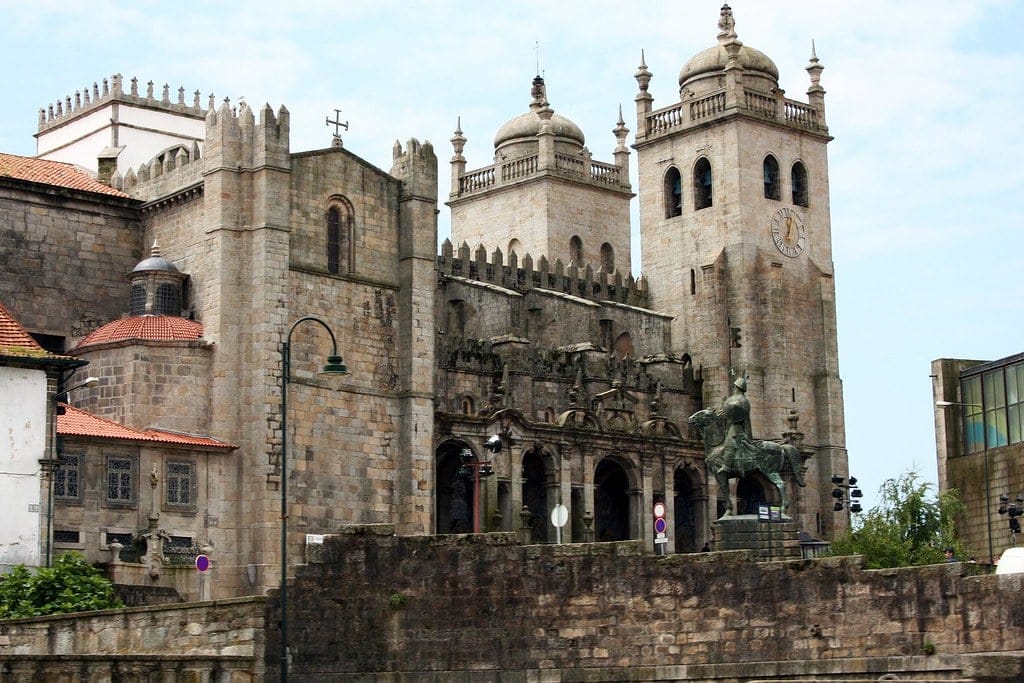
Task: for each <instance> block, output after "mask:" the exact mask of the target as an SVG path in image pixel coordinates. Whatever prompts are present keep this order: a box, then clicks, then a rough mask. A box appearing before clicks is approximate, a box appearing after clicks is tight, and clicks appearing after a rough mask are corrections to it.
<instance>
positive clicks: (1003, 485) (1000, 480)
mask: <svg viewBox="0 0 1024 683" xmlns="http://www.w3.org/2000/svg"><path fill="white" fill-rule="evenodd" d="M932 387H933V395H934V398H935V449H936V457H937V460H938V470H939V490H940V491H946V490H949V489H956V490H957V491H958V492H959V494H960V499H961V501H962V502H963V503H964V507H965V510H964V514H963V516H962V518H961V519H960V520H958V525H957V527H958V531H959V534H960V539H961V540H962V541H963V544H964V547H965V548H966V549H967V552H968V556H969V557H974V558H976V559H977V560H978V561H979V562H995V561H996V560H998V559H999V556H1000V554H1001V553H1002V552H1003V551H1004V550H1005V549H1007V548H1009V547H1012V546H1015V545H1017V541H1018V537H1019V533H1017V532H1014V531H1012V530H1011V526H1013V525H1012V524H1011V520H1013V521H1018V525H1016V527H1017V528H1018V529H1019V520H1017V519H1016V517H1014V516H1012V515H1011V514H1010V511H1011V509H1016V510H1020V511H1024V497H1022V496H1024V468H1022V466H1021V465H1022V463H1024V429H1022V428H1024V354H1016V355H1013V356H1007V357H1006V358H1000V359H999V360H994V361H980V360H961V359H953V358H940V359H938V360H935V361H932Z"/></svg>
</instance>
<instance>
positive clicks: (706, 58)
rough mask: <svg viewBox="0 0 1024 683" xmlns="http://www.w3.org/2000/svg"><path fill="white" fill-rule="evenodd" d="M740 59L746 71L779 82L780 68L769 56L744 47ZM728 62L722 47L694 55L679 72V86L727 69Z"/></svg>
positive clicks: (713, 47) (726, 53)
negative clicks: (760, 74)
mask: <svg viewBox="0 0 1024 683" xmlns="http://www.w3.org/2000/svg"><path fill="white" fill-rule="evenodd" d="M738 59H739V63H740V66H742V67H743V68H744V69H745V70H747V71H757V72H760V73H762V74H765V75H766V76H769V77H771V78H772V80H775V81H778V80H779V68H778V67H777V66H775V62H773V61H772V60H771V59H770V58H769V57H768V55H766V54H765V53H763V52H761V51H760V50H757V49H754V48H752V47H748V46H746V45H744V46H742V47H741V48H740V50H739V54H738ZM728 62H729V53H728V52H726V50H725V47H723V46H722V45H714V46H712V47H709V48H708V49H707V50H704V51H703V52H700V53H698V54H696V55H694V56H693V57H692V58H691V59H690V61H688V62H687V63H686V65H685V66H684V67H683V69H682V71H680V72H679V85H680V86H683V85H685V83H686V82H687V81H688V80H690V79H692V78H694V77H696V76H700V75H703V74H707V73H716V72H719V71H721V70H722V69H724V68H725V65H726V64H727V63H728Z"/></svg>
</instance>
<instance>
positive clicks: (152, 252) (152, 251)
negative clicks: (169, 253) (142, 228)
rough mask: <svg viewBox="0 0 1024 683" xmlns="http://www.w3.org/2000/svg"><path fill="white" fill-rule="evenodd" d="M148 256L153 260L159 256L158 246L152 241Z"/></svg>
mask: <svg viewBox="0 0 1024 683" xmlns="http://www.w3.org/2000/svg"><path fill="white" fill-rule="evenodd" d="M149 255H150V256H152V257H153V258H156V257H158V256H160V245H159V244H157V242H156V240H153V246H152V247H150V248H149Z"/></svg>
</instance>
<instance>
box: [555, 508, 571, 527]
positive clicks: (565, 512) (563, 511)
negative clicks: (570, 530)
mask: <svg viewBox="0 0 1024 683" xmlns="http://www.w3.org/2000/svg"><path fill="white" fill-rule="evenodd" d="M568 521H569V508H567V507H565V506H564V505H562V504H561V503H559V504H558V505H556V506H555V507H553V508H552V509H551V523H552V524H554V525H555V526H556V527H557V528H559V529H561V528H562V527H563V526H565V523H566V522H568Z"/></svg>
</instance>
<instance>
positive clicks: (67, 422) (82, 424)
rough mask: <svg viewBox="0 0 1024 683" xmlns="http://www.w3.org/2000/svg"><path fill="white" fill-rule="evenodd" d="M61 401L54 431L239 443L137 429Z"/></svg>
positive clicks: (189, 443) (171, 442)
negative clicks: (60, 410)
mask: <svg viewBox="0 0 1024 683" xmlns="http://www.w3.org/2000/svg"><path fill="white" fill-rule="evenodd" d="M61 405H63V406H64V408H65V412H64V414H63V415H58V416H57V433H58V434H61V435H63V436H92V437H97V438H103V439H124V440H126V441H145V442H150V443H161V444H169V445H173V446H201V447H203V448H219V449H223V450H226V451H230V450H234V449H236V448H238V446H234V445H232V444H229V443H226V442H224V441H220V440H218V439H212V438H210V437H207V436H195V435H191V434H179V433H177V432H165V431H163V430H161V429H144V430H142V431H138V430H135V429H130V428H129V427H125V426H124V425H121V424H118V423H117V422H114V421H112V420H107V419H105V418H102V417H98V416H96V415H93V414H91V413H87V412H85V411H84V410H80V409H78V408H75V407H74V406H69V405H65V404H63V403H62V404H61Z"/></svg>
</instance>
